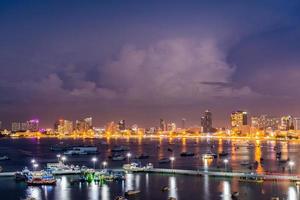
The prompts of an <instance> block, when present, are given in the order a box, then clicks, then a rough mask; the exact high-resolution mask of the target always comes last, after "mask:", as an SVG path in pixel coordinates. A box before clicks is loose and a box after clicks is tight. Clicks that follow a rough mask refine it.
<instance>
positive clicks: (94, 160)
mask: <svg viewBox="0 0 300 200" xmlns="http://www.w3.org/2000/svg"><path fill="white" fill-rule="evenodd" d="M92 162H93V165H94V169H95V164H96V162H97V158H96V157H93V158H92Z"/></svg>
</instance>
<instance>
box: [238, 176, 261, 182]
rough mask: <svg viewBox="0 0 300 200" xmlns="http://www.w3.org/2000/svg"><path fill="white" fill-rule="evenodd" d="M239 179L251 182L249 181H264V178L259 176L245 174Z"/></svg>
mask: <svg viewBox="0 0 300 200" xmlns="http://www.w3.org/2000/svg"><path fill="white" fill-rule="evenodd" d="M239 181H240V182H249V183H263V182H264V179H263V178H259V177H252V176H243V177H239Z"/></svg>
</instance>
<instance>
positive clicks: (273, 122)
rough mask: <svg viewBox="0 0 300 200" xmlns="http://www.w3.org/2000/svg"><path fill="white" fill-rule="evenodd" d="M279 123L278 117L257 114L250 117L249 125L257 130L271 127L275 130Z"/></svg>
mask: <svg viewBox="0 0 300 200" xmlns="http://www.w3.org/2000/svg"><path fill="white" fill-rule="evenodd" d="M279 125H280V119H279V118H274V117H269V116H267V115H259V116H254V117H251V126H252V127H254V128H256V129H258V130H266V129H270V128H271V129H272V130H277V129H278V127H279Z"/></svg>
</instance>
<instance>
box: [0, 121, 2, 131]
mask: <svg viewBox="0 0 300 200" xmlns="http://www.w3.org/2000/svg"><path fill="white" fill-rule="evenodd" d="M0 130H2V122H1V121H0Z"/></svg>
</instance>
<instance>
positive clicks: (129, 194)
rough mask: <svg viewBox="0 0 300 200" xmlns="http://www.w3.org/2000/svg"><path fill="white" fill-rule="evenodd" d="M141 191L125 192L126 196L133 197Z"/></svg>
mask: <svg viewBox="0 0 300 200" xmlns="http://www.w3.org/2000/svg"><path fill="white" fill-rule="evenodd" d="M140 192H141V191H139V190H128V191H127V192H125V196H133V195H137V194H139V193H140Z"/></svg>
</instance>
